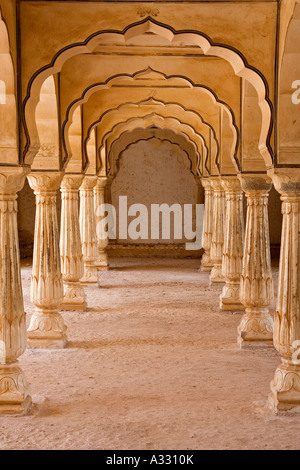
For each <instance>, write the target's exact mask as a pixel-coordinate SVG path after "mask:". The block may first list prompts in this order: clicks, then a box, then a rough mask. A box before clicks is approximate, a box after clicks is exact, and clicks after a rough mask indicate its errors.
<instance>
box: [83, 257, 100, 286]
mask: <svg viewBox="0 0 300 470" xmlns="http://www.w3.org/2000/svg"><path fill="white" fill-rule="evenodd" d="M80 282H81V283H82V284H95V283H96V282H98V274H97V266H96V265H95V263H94V262H91V263H90V264H88V263H87V262H85V263H84V274H83V277H82V278H81V279H80Z"/></svg>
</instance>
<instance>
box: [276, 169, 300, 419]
mask: <svg viewBox="0 0 300 470" xmlns="http://www.w3.org/2000/svg"><path fill="white" fill-rule="evenodd" d="M277 171H278V170H277ZM282 171H283V173H281V174H280V173H279V171H278V173H279V174H274V176H273V181H274V185H275V188H276V190H277V191H278V192H279V193H280V194H281V200H282V214H283V221H282V232H281V249H280V263H279V284H278V297H277V306H276V312H275V318H274V346H275V348H276V349H277V351H278V352H279V353H280V354H281V364H280V365H279V366H278V367H277V369H276V372H275V377H274V380H273V381H272V382H271V394H270V396H269V404H270V406H271V407H272V408H273V410H274V411H276V412H280V411H286V410H289V409H291V408H293V407H295V406H298V407H299V405H300V360H299V359H300V303H299V299H300V172H297V170H292V169H291V170H289V173H288V174H285V173H284V169H283V170H282ZM293 171H294V174H293Z"/></svg>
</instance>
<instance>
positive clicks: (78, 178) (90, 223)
mask: <svg viewBox="0 0 300 470" xmlns="http://www.w3.org/2000/svg"><path fill="white" fill-rule="evenodd" d="M28 180H29V184H30V186H31V188H32V189H33V190H34V194H35V198H36V219H35V234H34V251H33V267H32V276H31V300H32V302H33V304H34V305H35V307H36V311H35V313H34V314H33V315H32V317H31V322H30V326H29V329H28V333H27V336H28V344H29V346H31V347H51V348H53V347H65V345H66V342H67V336H66V326H65V324H64V321H63V317H62V315H61V314H60V313H59V310H85V309H86V306H87V303H86V295H85V292H84V289H83V284H89V283H96V282H97V281H98V277H97V269H98V266H101V268H103V267H104V266H106V265H107V259H106V258H105V257H104V253H105V246H106V245H105V243H104V242H103V240H102V239H101V238H99V241H98V239H97V233H96V217H95V208H96V207H98V206H97V205H98V204H99V203H101V202H104V189H105V181H106V179H105V178H101V179H100V178H98V177H97V176H89V175H88V176H83V175H79V174H77V175H76V174H66V175H64V174H63V173H62V172H32V173H31V174H30V175H29V176H28ZM98 181H99V184H98ZM59 189H60V191H61V200H62V207H61V230H60V235H59V228H58V220H57V206H56V203H57V201H56V197H57V192H58V190H59ZM79 195H80V197H79ZM79 199H80V202H79ZM103 230H104V227H103Z"/></svg>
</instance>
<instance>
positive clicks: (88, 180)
mask: <svg viewBox="0 0 300 470" xmlns="http://www.w3.org/2000/svg"><path fill="white" fill-rule="evenodd" d="M97 179H98V177H97V176H92V175H87V176H84V178H83V181H82V184H81V186H80V189H83V190H89V189H93V188H94V187H95V186H96V184H97Z"/></svg>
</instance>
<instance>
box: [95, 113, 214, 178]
mask: <svg viewBox="0 0 300 470" xmlns="http://www.w3.org/2000/svg"><path fill="white" fill-rule="evenodd" d="M149 127H154V128H156V127H157V128H160V129H172V130H175V131H178V132H181V133H183V134H185V135H187V136H188V137H189V139H190V140H191V141H193V142H194V143H195V145H196V148H197V161H193V162H191V165H192V168H191V169H192V171H193V172H194V173H195V174H196V173H197V167H200V162H201V159H203V160H204V161H206V160H207V157H208V153H209V149H208V146H207V143H206V142H205V139H204V138H203V137H202V136H201V135H200V134H198V133H197V132H196V131H195V129H194V128H193V127H192V126H190V125H189V124H186V123H184V122H182V121H180V120H179V119H176V118H173V117H171V116H169V117H165V116H161V115H159V114H155V113H151V114H149V115H146V116H143V117H138V118H134V117H133V118H131V119H128V120H126V121H124V122H119V123H118V124H116V125H115V126H114V128H113V129H111V131H110V132H109V133H108V134H106V135H105V136H104V139H103V141H102V145H101V144H100V143H99V146H100V147H99V148H100V149H101V147H102V148H104V146H105V149H106V153H107V155H108V156H110V149H111V145H112V143H113V142H114V141H115V140H116V139H117V138H118V137H119V136H120V135H121V134H122V133H124V132H125V131H132V130H134V129H135V128H144V129H145V128H149Z"/></svg>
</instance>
